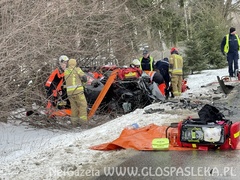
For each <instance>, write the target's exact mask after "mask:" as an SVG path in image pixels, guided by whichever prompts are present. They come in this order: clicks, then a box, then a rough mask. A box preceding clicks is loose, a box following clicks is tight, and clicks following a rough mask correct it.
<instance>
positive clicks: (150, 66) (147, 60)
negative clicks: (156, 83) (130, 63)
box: [139, 50, 154, 71]
mask: <svg viewBox="0 0 240 180" xmlns="http://www.w3.org/2000/svg"><path fill="white" fill-rule="evenodd" d="M139 61H140V69H141V70H143V71H153V70H154V59H153V57H152V56H150V54H149V52H148V51H147V50H144V51H143V57H141V58H139Z"/></svg>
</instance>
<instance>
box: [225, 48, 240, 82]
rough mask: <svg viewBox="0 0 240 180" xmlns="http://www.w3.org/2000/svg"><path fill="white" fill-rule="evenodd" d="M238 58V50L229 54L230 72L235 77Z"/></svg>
mask: <svg viewBox="0 0 240 180" xmlns="http://www.w3.org/2000/svg"><path fill="white" fill-rule="evenodd" d="M238 58H239V55H238V52H236V53H228V54H227V61H228V72H229V76H230V77H233V76H234V75H235V73H236V70H237V69H238ZM233 66H234V67H233Z"/></svg>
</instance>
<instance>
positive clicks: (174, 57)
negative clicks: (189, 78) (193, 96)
mask: <svg viewBox="0 0 240 180" xmlns="http://www.w3.org/2000/svg"><path fill="white" fill-rule="evenodd" d="M170 53H171V56H170V58H169V73H170V74H171V76H172V77H171V84H172V92H173V95H174V96H180V95H181V92H182V80H183V58H182V56H180V55H179V53H178V49H177V48H175V47H173V48H172V49H171V51H170Z"/></svg>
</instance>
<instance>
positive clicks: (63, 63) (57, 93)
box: [45, 55, 70, 109]
mask: <svg viewBox="0 0 240 180" xmlns="http://www.w3.org/2000/svg"><path fill="white" fill-rule="evenodd" d="M68 60H69V58H68V57H67V56H66V55H62V56H60V57H59V59H58V63H57V64H58V66H57V68H56V69H55V70H54V71H53V72H52V73H51V74H50V76H49V78H48V80H47V82H46V84H45V89H46V92H47V98H48V103H47V109H49V108H51V107H56V106H57V102H58V99H59V97H60V98H61V99H62V100H65V101H66V107H67V108H70V102H69V100H68V99H67V94H66V89H64V88H63V82H64V70H65V69H66V67H67V62H68Z"/></svg>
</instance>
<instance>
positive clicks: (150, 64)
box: [139, 56, 153, 71]
mask: <svg viewBox="0 0 240 180" xmlns="http://www.w3.org/2000/svg"><path fill="white" fill-rule="evenodd" d="M149 59H150V61H149V62H148V64H149V66H150V69H143V68H142V60H143V57H141V58H139V61H140V69H141V70H144V71H145V70H147V71H153V57H152V56H149Z"/></svg>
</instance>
